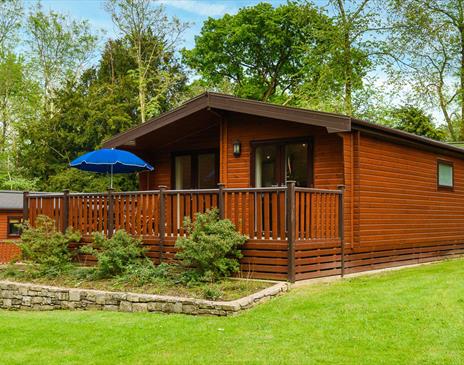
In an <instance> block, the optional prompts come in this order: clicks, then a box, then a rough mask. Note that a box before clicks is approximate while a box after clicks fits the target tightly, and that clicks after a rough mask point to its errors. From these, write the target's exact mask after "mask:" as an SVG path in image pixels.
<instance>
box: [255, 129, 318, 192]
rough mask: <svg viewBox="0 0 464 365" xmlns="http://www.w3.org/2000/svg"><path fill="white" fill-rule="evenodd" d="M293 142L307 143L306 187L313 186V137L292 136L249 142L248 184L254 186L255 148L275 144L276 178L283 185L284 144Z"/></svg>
mask: <svg viewBox="0 0 464 365" xmlns="http://www.w3.org/2000/svg"><path fill="white" fill-rule="evenodd" d="M294 143H306V144H307V145H308V156H307V159H308V166H307V167H306V169H307V174H308V185H307V186H305V187H307V188H312V187H314V153H313V151H314V140H313V137H310V136H306V137H294V138H278V139H264V140H254V141H251V142H250V146H251V153H250V159H251V161H250V185H251V187H256V171H255V167H256V166H255V165H256V148H257V147H258V146H262V145H277V155H276V170H277V171H276V180H277V184H278V185H279V186H284V185H285V170H284V165H282V164H285V161H284V160H285V146H286V145H289V144H294Z"/></svg>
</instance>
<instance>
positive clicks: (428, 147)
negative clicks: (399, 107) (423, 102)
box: [353, 123, 464, 159]
mask: <svg viewBox="0 0 464 365" xmlns="http://www.w3.org/2000/svg"><path fill="white" fill-rule="evenodd" d="M375 127H377V126H375V125H373V126H364V125H357V124H355V123H353V130H357V131H360V132H362V133H364V134H367V135H369V136H371V137H373V138H376V139H380V140H384V141H387V142H394V143H397V144H400V145H403V146H408V147H413V148H416V149H421V150H425V151H428V152H432V153H436V154H439V155H446V156H451V157H457V158H460V159H464V150H462V151H460V150H459V149H457V148H455V147H453V146H448V145H446V144H444V143H440V142H437V143H436V144H435V143H431V142H430V141H429V140H428V139H427V140H423V139H421V138H420V136H418V137H419V138H417V139H416V138H408V137H410V136H409V134H404V133H401V132H399V133H398V132H397V131H396V130H394V129H391V128H389V130H388V131H387V130H384V129H383V128H375ZM390 129H391V132H390ZM389 132H390V133H389ZM432 142H433V141H432Z"/></svg>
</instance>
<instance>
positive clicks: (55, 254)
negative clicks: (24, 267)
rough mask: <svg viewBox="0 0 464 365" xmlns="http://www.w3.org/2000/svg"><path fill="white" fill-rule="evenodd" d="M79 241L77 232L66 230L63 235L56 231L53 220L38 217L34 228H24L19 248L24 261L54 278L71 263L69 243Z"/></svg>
mask: <svg viewBox="0 0 464 365" xmlns="http://www.w3.org/2000/svg"><path fill="white" fill-rule="evenodd" d="M80 239H81V236H80V234H79V233H78V232H75V231H73V230H72V229H68V230H67V231H66V233H65V234H63V233H61V232H59V231H57V230H56V228H55V222H54V220H53V219H51V218H49V217H47V216H44V215H40V216H38V217H37V219H36V224H35V227H32V226H30V225H25V226H24V229H23V233H22V234H21V243H20V244H19V246H20V247H21V252H22V258H23V259H24V260H26V261H30V262H32V263H34V264H37V265H38V268H39V271H40V272H41V273H42V274H45V275H50V276H56V275H58V274H60V273H61V272H62V271H63V270H65V269H67V268H68V267H69V265H70V263H71V259H72V254H71V251H70V250H69V247H68V245H69V243H71V242H79V241H80Z"/></svg>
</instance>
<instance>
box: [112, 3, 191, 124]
mask: <svg viewBox="0 0 464 365" xmlns="http://www.w3.org/2000/svg"><path fill="white" fill-rule="evenodd" d="M105 7H106V9H107V11H108V12H109V13H110V14H111V18H112V19H113V22H114V24H115V25H116V26H117V27H118V29H119V31H120V32H121V34H122V35H123V38H124V39H125V40H127V41H128V42H129V45H130V48H129V54H130V56H131V57H132V58H133V59H134V60H135V64H136V67H135V68H134V69H131V70H130V75H131V76H132V77H133V79H134V80H135V82H136V84H137V89H138V103H139V112H140V120H141V122H142V123H145V121H146V119H147V117H149V116H152V115H154V114H157V113H159V111H160V109H161V108H160V104H161V100H162V99H163V98H166V97H167V96H169V94H170V93H171V91H172V89H173V88H174V89H175V88H176V86H177V85H178V84H179V81H181V82H183V81H184V80H183V79H184V75H183V74H182V73H181V72H179V69H180V66H179V65H176V64H174V62H173V60H174V54H175V46H176V44H177V43H178V41H179V38H180V36H181V35H182V33H183V32H184V30H185V29H186V28H187V26H188V24H186V23H182V22H180V21H179V20H178V19H177V18H172V19H169V18H168V17H167V16H166V14H165V12H164V9H163V7H162V6H154V5H153V2H152V1H150V0H108V1H107V2H106V4H105ZM149 85H151V86H152V87H153V86H154V87H155V89H153V88H149ZM149 90H150V93H149ZM149 96H151V98H150V97H149ZM171 97H172V94H171Z"/></svg>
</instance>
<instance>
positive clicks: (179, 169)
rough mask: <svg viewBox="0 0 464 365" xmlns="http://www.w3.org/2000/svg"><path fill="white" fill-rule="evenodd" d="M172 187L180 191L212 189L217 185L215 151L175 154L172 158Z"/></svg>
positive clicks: (216, 158)
mask: <svg viewBox="0 0 464 365" xmlns="http://www.w3.org/2000/svg"><path fill="white" fill-rule="evenodd" d="M173 172H174V175H173V186H174V188H175V189H177V190H182V189H214V188H216V187H217V184H218V178H219V176H218V154H217V152H216V151H204V152H190V153H182V154H176V155H174V158H173Z"/></svg>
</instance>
